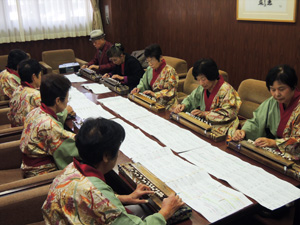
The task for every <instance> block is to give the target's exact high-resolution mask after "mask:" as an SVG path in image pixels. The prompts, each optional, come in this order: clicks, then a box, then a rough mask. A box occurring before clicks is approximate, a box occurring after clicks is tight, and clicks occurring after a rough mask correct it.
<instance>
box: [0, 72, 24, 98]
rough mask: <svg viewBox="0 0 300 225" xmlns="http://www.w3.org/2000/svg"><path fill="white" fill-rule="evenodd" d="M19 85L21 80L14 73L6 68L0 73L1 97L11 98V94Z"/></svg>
mask: <svg viewBox="0 0 300 225" xmlns="http://www.w3.org/2000/svg"><path fill="white" fill-rule="evenodd" d="M20 84H21V79H20V76H19V74H18V73H17V72H16V71H14V70H11V69H9V68H6V69H5V70H3V71H2V72H1V73H0V86H1V87H0V94H1V95H6V96H7V97H8V98H11V97H12V94H13V93H14V91H15V90H16V89H17V87H18V86H19V85H20Z"/></svg>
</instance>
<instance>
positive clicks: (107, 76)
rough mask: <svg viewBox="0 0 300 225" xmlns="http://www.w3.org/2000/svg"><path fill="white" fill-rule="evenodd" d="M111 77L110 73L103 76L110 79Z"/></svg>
mask: <svg viewBox="0 0 300 225" xmlns="http://www.w3.org/2000/svg"><path fill="white" fill-rule="evenodd" d="M109 77H110V75H109V74H108V73H106V74H104V75H103V76H102V78H109Z"/></svg>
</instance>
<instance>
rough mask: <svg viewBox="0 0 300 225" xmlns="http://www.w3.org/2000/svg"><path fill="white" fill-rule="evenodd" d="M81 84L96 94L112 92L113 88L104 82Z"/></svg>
mask: <svg viewBox="0 0 300 225" xmlns="http://www.w3.org/2000/svg"><path fill="white" fill-rule="evenodd" d="M81 86H83V87H84V88H86V89H88V90H91V91H92V92H93V93H94V94H104V93H108V92H111V90H110V89H109V88H108V87H105V86H104V84H97V83H88V84H82V85H81Z"/></svg>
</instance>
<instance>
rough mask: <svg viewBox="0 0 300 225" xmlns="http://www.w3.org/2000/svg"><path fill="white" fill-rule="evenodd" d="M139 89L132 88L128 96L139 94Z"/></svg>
mask: <svg viewBox="0 0 300 225" xmlns="http://www.w3.org/2000/svg"><path fill="white" fill-rule="evenodd" d="M139 92H140V89H139V88H133V89H132V91H131V92H130V94H135V93H139Z"/></svg>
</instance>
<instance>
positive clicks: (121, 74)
mask: <svg viewBox="0 0 300 225" xmlns="http://www.w3.org/2000/svg"><path fill="white" fill-rule="evenodd" d="M107 56H108V58H109V60H110V61H111V62H113V63H114V64H115V65H116V66H115V67H114V68H113V70H112V72H111V73H106V74H105V75H104V76H103V77H104V78H107V77H111V78H113V79H115V80H118V81H120V82H121V83H122V84H125V85H127V86H128V87H129V90H132V89H133V88H134V87H136V86H137V85H138V83H139V81H140V79H141V78H142V76H143V74H144V72H145V71H144V70H143V68H142V66H141V64H140V62H139V61H138V60H137V59H136V58H135V57H133V56H131V55H129V54H127V53H124V47H123V46H122V45H121V44H120V43H116V44H114V45H113V46H112V47H111V48H110V49H109V50H108V51H107Z"/></svg>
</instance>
